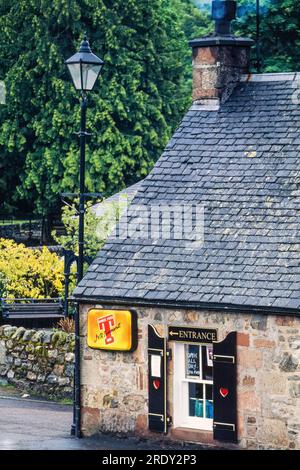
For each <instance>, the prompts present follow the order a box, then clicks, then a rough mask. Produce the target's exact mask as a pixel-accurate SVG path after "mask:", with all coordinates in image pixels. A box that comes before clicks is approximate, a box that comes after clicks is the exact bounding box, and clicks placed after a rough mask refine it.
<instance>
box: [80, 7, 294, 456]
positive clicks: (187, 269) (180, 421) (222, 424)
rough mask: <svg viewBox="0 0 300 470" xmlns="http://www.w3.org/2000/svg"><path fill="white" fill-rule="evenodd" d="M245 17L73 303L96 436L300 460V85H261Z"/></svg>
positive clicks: (267, 80)
mask: <svg viewBox="0 0 300 470" xmlns="http://www.w3.org/2000/svg"><path fill="white" fill-rule="evenodd" d="M220 8H221V11H222V12H223V14H222V15H221V16H220V15H219V14H218V12H220ZM234 10H235V2H233V1H221V2H220V1H217V0H216V1H214V2H213V17H214V18H215V19H216V31H215V33H214V34H213V35H211V36H209V37H205V38H200V39H195V40H193V41H191V47H192V52H193V104H192V106H191V108H190V109H189V110H188V112H187V114H186V115H185V116H184V117H183V120H182V122H181V124H180V125H179V127H178V129H177V130H176V132H175V133H174V135H173V137H172V139H171V140H170V142H169V144H168V145H167V147H166V149H165V151H164V153H163V155H162V156H161V158H160V159H159V160H158V162H157V163H156V165H155V167H154V169H153V170H152V172H151V173H150V174H149V175H148V177H147V178H145V180H143V182H142V183H141V184H140V185H139V188H138V191H137V193H136V195H135V197H134V199H133V201H132V203H131V205H130V207H129V209H128V211H127V213H125V214H123V216H122V219H121V221H120V223H119V226H118V227H117V230H116V233H115V234H114V235H113V236H111V237H110V239H109V240H108V242H107V243H106V245H105V246H104V248H103V249H102V250H101V251H100V253H99V254H98V256H97V258H96V259H95V260H94V262H93V263H92V265H91V266H90V268H89V270H88V272H87V273H86V275H85V277H84V279H83V280H82V282H81V283H80V284H79V286H78V287H77V289H76V290H75V292H74V296H75V298H76V299H77V301H78V302H79V306H80V322H81V336H80V340H81V411H82V413H81V430H82V433H83V434H84V435H89V434H93V433H96V432H97V431H99V430H100V431H112V432H118V433H134V434H136V435H141V436H151V437H158V438H159V439H163V438H166V439H174V440H180V441H187V442H198V443H206V444H210V445H217V446H220V445H223V446H225V447H226V446H228V447H236V448H248V449H262V448H277V449H300V373H299V367H300V366H299V359H300V319H299V314H300V290H299V283H300V239H299V235H300V213H299V204H300V104H299V102H300V101H299V100H300V92H299V90H300V74H299V75H298V74H297V73H284V74H279V73H278V74H277V73H276V74H259V75H253V74H250V73H249V61H250V48H251V45H252V41H251V40H248V39H244V38H239V37H235V36H232V34H231V32H230V21H231V20H232V19H233V18H234ZM149 220H150V222H149ZM221 443H222V444H221Z"/></svg>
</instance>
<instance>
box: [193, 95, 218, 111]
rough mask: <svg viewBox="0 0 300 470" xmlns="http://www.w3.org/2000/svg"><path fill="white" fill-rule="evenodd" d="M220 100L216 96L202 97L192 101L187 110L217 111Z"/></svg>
mask: <svg viewBox="0 0 300 470" xmlns="http://www.w3.org/2000/svg"><path fill="white" fill-rule="evenodd" d="M219 109H220V100H219V99H218V98H211V99H203V100H198V101H194V103H193V104H192V106H191V107H190V109H189V111H218V110H219Z"/></svg>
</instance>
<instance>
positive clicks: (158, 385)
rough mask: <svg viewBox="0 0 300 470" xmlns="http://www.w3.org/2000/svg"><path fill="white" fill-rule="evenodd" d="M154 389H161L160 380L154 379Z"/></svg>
mask: <svg viewBox="0 0 300 470" xmlns="http://www.w3.org/2000/svg"><path fill="white" fill-rule="evenodd" d="M153 387H154V388H155V390H158V389H159V387H160V380H159V379H154V380H153Z"/></svg>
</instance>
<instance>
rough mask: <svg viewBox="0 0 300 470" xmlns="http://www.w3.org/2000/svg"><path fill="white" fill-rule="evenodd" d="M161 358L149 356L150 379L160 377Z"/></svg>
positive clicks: (155, 355) (154, 355)
mask: <svg viewBox="0 0 300 470" xmlns="http://www.w3.org/2000/svg"><path fill="white" fill-rule="evenodd" d="M160 371H161V356H158V355H157V354H152V355H151V377H161V372H160Z"/></svg>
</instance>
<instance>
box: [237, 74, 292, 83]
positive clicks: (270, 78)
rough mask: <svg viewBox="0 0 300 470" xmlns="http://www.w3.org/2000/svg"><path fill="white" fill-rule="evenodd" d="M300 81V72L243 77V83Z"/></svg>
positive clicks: (241, 79)
mask: <svg viewBox="0 0 300 470" xmlns="http://www.w3.org/2000/svg"><path fill="white" fill-rule="evenodd" d="M295 80H300V72H286V73H261V74H251V73H250V74H248V75H242V76H241V78H240V81H241V82H287V81H291V82H293V81H295Z"/></svg>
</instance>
